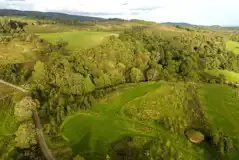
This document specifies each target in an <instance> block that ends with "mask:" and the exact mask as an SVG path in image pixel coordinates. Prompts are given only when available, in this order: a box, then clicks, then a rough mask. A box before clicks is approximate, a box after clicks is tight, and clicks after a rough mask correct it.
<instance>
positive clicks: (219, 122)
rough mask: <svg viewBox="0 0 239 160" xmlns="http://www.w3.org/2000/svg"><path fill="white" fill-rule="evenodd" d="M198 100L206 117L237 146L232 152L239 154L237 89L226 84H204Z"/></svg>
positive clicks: (238, 99) (238, 94)
mask: <svg viewBox="0 0 239 160" xmlns="http://www.w3.org/2000/svg"><path fill="white" fill-rule="evenodd" d="M199 94H200V100H201V103H202V105H203V109H204V111H205V114H206V117H207V118H208V119H209V121H210V122H211V123H212V125H213V126H214V127H216V128H218V129H221V130H222V131H223V132H224V133H226V134H227V135H229V136H230V137H232V138H233V139H234V140H235V141H234V144H235V145H236V146H237V148H236V150H237V151H235V152H234V154H235V156H236V155H237V156H239V151H238V150H239V143H238V142H239V125H238V122H239V116H238V115H239V106H238V104H239V91H238V89H236V88H232V87H229V86H226V85H218V84H215V85H204V86H203V87H202V88H201V89H200V90H199Z"/></svg>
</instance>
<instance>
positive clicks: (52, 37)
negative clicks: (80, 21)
mask: <svg viewBox="0 0 239 160" xmlns="http://www.w3.org/2000/svg"><path fill="white" fill-rule="evenodd" d="M111 35H116V34H113V33H110V32H61V33H48V34H40V37H41V38H43V39H45V40H47V41H49V42H51V43H56V42H57V40H60V39H62V40H65V41H67V42H68V43H69V44H68V48H69V49H71V50H77V49H81V48H91V47H94V46H96V45H99V44H101V43H102V42H103V41H104V40H106V39H107V37H109V36H111Z"/></svg>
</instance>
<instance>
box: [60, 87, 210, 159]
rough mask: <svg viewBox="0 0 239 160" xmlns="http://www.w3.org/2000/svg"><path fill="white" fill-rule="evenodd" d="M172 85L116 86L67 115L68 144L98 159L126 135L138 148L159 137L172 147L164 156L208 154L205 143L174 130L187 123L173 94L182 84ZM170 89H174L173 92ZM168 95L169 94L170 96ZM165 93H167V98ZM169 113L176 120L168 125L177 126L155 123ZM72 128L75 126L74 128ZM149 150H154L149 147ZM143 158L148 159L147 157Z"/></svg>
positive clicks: (187, 156)
mask: <svg viewBox="0 0 239 160" xmlns="http://www.w3.org/2000/svg"><path fill="white" fill-rule="evenodd" d="M171 85H172V84H165V83H145V84H139V85H132V86H128V87H127V86H126V87H123V88H119V89H117V91H116V92H115V93H112V94H111V95H109V96H107V98H105V99H102V100H101V101H100V102H98V103H96V104H95V105H94V106H93V108H92V109H90V110H89V111H86V112H82V111H81V112H79V113H77V114H75V115H73V116H70V117H68V118H66V120H65V122H64V123H63V125H62V132H63V135H64V137H65V138H67V139H68V140H69V145H70V146H71V147H72V149H73V152H74V153H79V154H80V155H83V156H85V157H89V158H90V157H91V159H95V158H96V157H98V158H97V159H104V157H105V156H106V154H107V153H108V154H110V156H113V157H114V156H115V155H112V154H111V153H112V152H116V151H115V150H116V148H117V147H116V148H115V146H114V145H113V144H115V143H116V145H119V144H118V143H117V142H118V141H121V140H122V139H124V137H127V136H130V137H132V138H133V141H132V142H131V143H132V144H131V145H133V146H135V147H137V148H141V147H142V148H143V146H144V145H145V144H146V143H147V142H150V141H152V140H153V139H158V142H161V143H162V145H163V144H164V145H166V143H167V146H168V147H171V148H172V150H174V151H172V152H171V153H165V154H167V155H161V156H162V157H163V156H165V157H164V158H166V157H167V156H168V157H174V156H179V155H180V154H182V155H181V156H183V159H188V158H189V159H204V158H203V157H207V158H209V157H210V153H209V152H208V151H207V150H206V148H207V147H206V146H207V145H206V144H204V145H205V148H200V147H199V146H196V145H192V144H190V142H189V141H188V140H187V139H186V137H185V136H184V135H183V134H174V133H177V132H178V131H177V129H180V128H177V127H178V126H177V125H183V124H184V123H187V120H184V121H183V117H185V113H184V112H183V110H184V109H183V106H182V107H180V106H179V104H181V103H180V102H181V101H180V102H178V101H175V100H176V99H175V98H180V95H179V93H180V92H181V91H180V89H176V88H175V87H179V88H181V89H183V90H184V89H185V88H184V85H183V84H182V85H181V84H180V85H177V84H175V85H173V86H174V87H170V86H171ZM180 86H181V87H180ZM170 88H171V89H172V90H170ZM173 90H174V91H176V93H174V92H172V91H173ZM163 93H164V94H163ZM172 94H173V95H172ZM170 95H172V99H171V98H170V97H171V96H170ZM162 96H164V97H162ZM167 96H170V97H169V98H167ZM158 97H161V99H158ZM173 97H174V98H173ZM168 100H172V102H173V101H174V102H175V104H174V105H170V104H171V103H170V102H168ZM146 106H148V107H146ZM132 107H133V108H134V107H137V109H135V110H134V111H132ZM145 107H146V108H145ZM129 112H130V113H129ZM168 117H170V118H172V119H170V121H173V122H174V123H175V124H170V125H172V126H176V127H175V128H173V127H172V126H171V127H170V128H169V130H168V129H167V128H165V126H164V125H159V124H157V123H155V122H156V121H159V120H160V119H162V118H166V119H167V118H168ZM181 118H182V119H181ZM152 119H153V120H152ZM180 119H181V120H182V122H180ZM161 121H163V120H161ZM180 123H182V124H180ZM160 124H161V123H160ZM185 125H187V124H185ZM75 128H78V129H77V131H76V130H75ZM159 135H160V136H159ZM158 136H159V137H158ZM122 141H123V140H122ZM204 145H203V146H204ZM111 147H112V148H111ZM161 147H162V146H161ZM110 148H111V149H112V150H113V151H112V150H111V149H110ZM148 151H149V152H151V154H155V153H154V150H153V149H152V148H151V149H149V150H148ZM166 151H167V149H166V148H162V150H161V151H159V153H160V152H161V153H163V152H166ZM143 152H146V150H145V151H143ZM159 153H158V154H159ZM178 154H179V155H178ZM92 156H93V157H94V158H93V157H92ZM121 158H122V157H121ZM133 158H136V157H131V159H133ZM145 158H146V159H147V157H145ZM115 159H120V157H119V156H118V157H117V156H116V157H115ZM136 159H137V158H136Z"/></svg>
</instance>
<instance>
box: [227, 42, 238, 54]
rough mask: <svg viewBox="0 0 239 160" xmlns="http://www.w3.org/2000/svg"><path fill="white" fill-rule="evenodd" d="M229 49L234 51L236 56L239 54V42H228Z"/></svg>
mask: <svg viewBox="0 0 239 160" xmlns="http://www.w3.org/2000/svg"><path fill="white" fill-rule="evenodd" d="M227 49H228V50H229V51H233V52H235V53H236V54H239V42H234V41H228V42H227Z"/></svg>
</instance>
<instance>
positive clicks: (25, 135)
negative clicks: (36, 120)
mask: <svg viewBox="0 0 239 160" xmlns="http://www.w3.org/2000/svg"><path fill="white" fill-rule="evenodd" d="M15 135H16V138H15V142H16V144H15V146H16V147H19V148H30V146H31V145H36V144H37V140H36V134H35V125H34V124H33V123H32V122H30V121H28V122H27V123H23V124H21V125H20V126H19V128H18V130H17V131H16V133H15Z"/></svg>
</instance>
